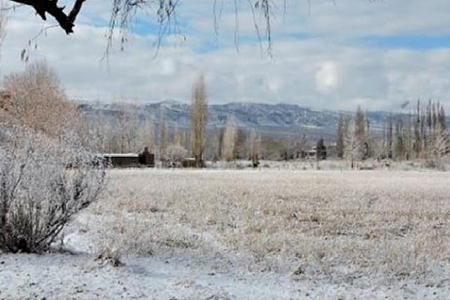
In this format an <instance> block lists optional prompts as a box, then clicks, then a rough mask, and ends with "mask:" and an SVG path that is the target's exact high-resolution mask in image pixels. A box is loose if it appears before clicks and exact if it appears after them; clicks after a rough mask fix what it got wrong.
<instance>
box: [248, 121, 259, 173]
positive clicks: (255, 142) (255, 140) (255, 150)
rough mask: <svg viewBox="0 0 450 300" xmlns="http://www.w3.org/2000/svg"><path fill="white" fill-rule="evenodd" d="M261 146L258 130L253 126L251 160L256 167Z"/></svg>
mask: <svg viewBox="0 0 450 300" xmlns="http://www.w3.org/2000/svg"><path fill="white" fill-rule="evenodd" d="M259 148H260V137H259V136H258V135H257V133H256V130H255V129H254V128H252V131H251V133H250V153H249V154H250V155H249V156H250V160H251V161H252V164H253V166H254V167H256V166H258V164H259Z"/></svg>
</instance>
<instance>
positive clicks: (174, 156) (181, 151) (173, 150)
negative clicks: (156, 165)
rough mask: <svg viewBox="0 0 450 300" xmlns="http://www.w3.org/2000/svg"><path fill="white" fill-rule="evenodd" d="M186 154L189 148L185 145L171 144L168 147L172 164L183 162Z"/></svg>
mask: <svg viewBox="0 0 450 300" xmlns="http://www.w3.org/2000/svg"><path fill="white" fill-rule="evenodd" d="M186 156H187V150H186V148H184V147H183V146H179V145H170V146H169V147H167V158H168V159H169V161H170V163H171V165H172V166H176V165H179V164H181V162H182V161H183V160H184V159H186Z"/></svg>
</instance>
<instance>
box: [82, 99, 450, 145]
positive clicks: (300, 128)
mask: <svg viewBox="0 0 450 300" xmlns="http://www.w3.org/2000/svg"><path fill="white" fill-rule="evenodd" d="M162 110H164V111H165V116H166V121H167V124H168V126H169V128H170V127H175V126H177V127H178V128H180V129H187V128H189V124H190V106H189V104H186V103H182V102H177V101H174V100H166V101H162V102H158V103H147V104H126V103H101V102H95V103H93V102H85V103H80V104H79V111H81V112H82V113H83V115H84V116H85V117H86V118H98V117H103V118H107V119H110V120H112V119H114V117H117V116H118V115H119V114H120V113H121V112H124V111H127V112H130V113H133V114H135V115H136V116H137V117H138V118H139V119H141V120H144V119H150V118H151V119H152V120H153V122H154V123H155V125H156V127H158V125H159V124H158V123H159V120H160V115H161V111H162ZM341 113H344V114H352V113H353V112H348V111H334V110H314V109H310V108H307V107H302V106H300V105H295V104H284V103H279V104H264V103H244V102H231V103H227V104H210V105H209V106H208V123H207V127H208V129H210V130H214V129H220V128H223V127H225V126H226V123H227V120H228V119H229V118H233V120H234V122H235V124H236V125H237V126H239V127H240V128H243V129H245V130H251V129H252V128H254V129H255V130H257V131H258V132H259V133H260V134H262V135H265V136H272V137H280V138H283V137H292V136H296V135H301V134H305V135H306V136H309V137H311V138H317V137H320V136H322V137H324V138H325V139H331V138H333V137H334V136H335V133H336V128H337V123H338V119H339V115H340V114H341ZM367 116H368V118H369V120H370V124H371V128H373V129H374V130H375V131H377V130H378V131H379V130H381V129H382V128H383V125H384V123H385V121H386V120H387V119H388V118H389V116H390V113H389V112H382V111H378V112H367ZM449 123H450V122H449Z"/></svg>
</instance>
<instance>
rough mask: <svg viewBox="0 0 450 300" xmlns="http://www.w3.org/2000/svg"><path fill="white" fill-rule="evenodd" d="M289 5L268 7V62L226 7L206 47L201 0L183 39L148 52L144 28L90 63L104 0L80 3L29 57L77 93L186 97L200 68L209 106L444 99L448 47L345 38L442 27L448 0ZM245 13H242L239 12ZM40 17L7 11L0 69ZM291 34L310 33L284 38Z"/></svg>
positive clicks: (388, 105) (449, 86)
mask: <svg viewBox="0 0 450 300" xmlns="http://www.w3.org/2000/svg"><path fill="white" fill-rule="evenodd" d="M290 2H292V3H291V6H290V10H289V11H288V12H287V13H286V19H285V21H283V18H282V17H281V15H280V14H278V17H277V18H275V20H274V23H273V24H274V26H275V27H274V39H275V41H274V58H273V59H271V58H269V57H267V55H263V56H261V50H260V45H259V44H258V43H257V42H256V41H253V40H252V41H250V40H249V39H248V38H247V35H248V34H252V32H253V30H254V28H253V24H252V22H251V20H250V21H249V19H248V18H247V19H245V21H240V22H239V29H240V33H241V45H240V46H239V52H237V50H236V48H235V46H234V25H235V23H234V16H233V15H232V14H230V11H224V15H223V16H222V23H221V27H220V28H219V29H220V31H219V33H220V36H219V44H220V45H221V46H220V47H218V48H213V47H211V45H212V44H214V29H213V22H214V20H213V16H212V9H211V8H212V4H211V1H210V0H208V1H206V0H193V1H192V3H193V4H192V6H189V5H188V4H184V6H183V7H181V10H180V12H179V14H180V16H181V15H183V16H184V17H183V18H181V17H180V18H181V20H180V21H183V22H187V24H188V25H187V26H186V27H185V30H186V31H187V32H186V34H187V40H186V41H185V42H183V43H179V42H178V41H179V40H180V39H182V38H180V36H178V37H173V39H172V37H171V38H170V39H171V41H176V42H175V43H170V45H171V46H167V47H164V48H163V49H161V51H160V52H159V54H158V56H157V57H156V58H154V51H155V48H154V46H153V44H154V42H155V41H156V37H155V36H154V35H151V34H147V35H140V36H139V35H131V36H130V37H131V40H130V43H129V45H128V47H127V49H126V51H125V52H116V53H113V54H112V55H111V56H110V57H109V63H108V64H107V63H106V62H100V59H101V57H102V55H103V53H104V50H105V45H106V41H105V38H104V33H105V31H106V28H105V27H102V23H105V22H107V20H108V17H109V15H108V13H107V9H106V10H105V8H104V6H102V5H104V4H107V3H109V2H106V0H104V1H99V2H98V3H96V1H94V2H92V1H91V2H89V1H88V2H86V3H90V4H89V5H91V6H90V9H88V10H86V13H85V14H83V15H82V18H80V23H79V24H78V25H77V27H76V32H75V34H73V35H71V36H66V35H65V34H63V33H62V32H61V30H59V29H58V28H54V29H51V30H49V31H48V34H47V36H45V35H43V36H41V37H40V38H39V39H38V49H37V50H32V51H31V59H43V58H45V59H46V60H47V61H48V62H49V64H51V65H52V66H53V67H54V68H55V69H56V71H57V72H58V74H59V75H60V77H61V80H62V82H63V83H64V84H65V86H66V89H67V92H68V94H69V95H70V96H72V97H74V98H78V99H85V100H105V101H111V100H116V99H120V98H127V99H131V100H132V101H158V100H163V99H177V100H181V101H188V100H189V98H190V95H191V86H192V83H193V82H194V81H195V79H196V78H197V77H198V76H199V74H202V73H203V74H204V75H205V80H206V83H207V87H208V94H209V97H210V101H211V102H212V103H223V102H229V101H260V102H266V103H274V102H288V103H296V104H300V105H305V106H311V107H315V108H327V109H333V108H336V109H354V106H355V105H356V104H364V106H365V107H366V108H367V109H387V110H389V109H393V108H395V107H396V106H397V105H399V104H400V103H403V102H404V101H406V100H410V101H414V100H416V99H417V98H425V99H428V98H430V97H431V98H435V99H439V100H441V102H443V103H444V104H445V105H447V106H450V100H449V98H448V94H449V90H450V49H448V48H440V49H431V50H414V49H381V48H380V49H371V48H368V47H365V46H361V45H358V44H355V43H352V42H350V39H352V38H354V37H362V36H364V35H367V34H373V35H380V36H389V35H397V34H407V33H420V34H428V35H432V34H438V33H447V32H448V33H450V21H448V18H443V14H444V12H446V11H450V2H448V1H443V0H436V1H433V5H431V4H430V3H425V2H424V1H419V0H411V1H406V0H398V1H394V2H387V1H385V2H376V3H369V1H360V0H348V1H341V0H338V1H337V6H334V5H333V4H332V1H329V0H326V1H325V0H323V1H322V0H320V1H313V2H312V3H313V4H312V12H311V15H309V14H308V8H307V6H305V5H301V4H299V3H300V2H295V3H294V1H290ZM105 11H106V13H105ZM424 11H426V12H427V13H426V14H424ZM96 14H98V15H99V18H96ZM246 15H247V16H248V11H247V12H245V11H243V12H242V13H241V16H242V17H244V16H246ZM296 16H297V18H295V17H296ZM400 16H401V18H400ZM194 19H201V20H202V21H194ZM41 24H44V23H43V22H42V21H41V20H39V19H38V17H36V16H35V15H34V13H33V12H32V11H29V10H27V11H25V12H19V13H17V14H13V15H11V17H10V21H9V24H8V25H9V26H8V35H7V39H6V40H5V42H4V44H3V47H2V65H1V72H2V74H3V75H5V74H7V73H9V72H11V71H17V70H21V69H23V68H24V63H23V62H21V61H20V51H21V49H22V48H23V47H24V46H26V44H27V41H28V39H30V38H31V37H32V36H33V35H35V34H36V33H37V32H38V31H39V30H40V28H41V27H40V26H41ZM194 31H195V32H197V34H193V33H192V32H194ZM299 32H300V33H301V32H305V33H308V34H310V35H312V36H313V38H308V39H297V38H295V37H293V36H292V35H293V34H295V33H299ZM182 40H183V39H182ZM199 49H200V50H199ZM448 108H449V109H450V107H448Z"/></svg>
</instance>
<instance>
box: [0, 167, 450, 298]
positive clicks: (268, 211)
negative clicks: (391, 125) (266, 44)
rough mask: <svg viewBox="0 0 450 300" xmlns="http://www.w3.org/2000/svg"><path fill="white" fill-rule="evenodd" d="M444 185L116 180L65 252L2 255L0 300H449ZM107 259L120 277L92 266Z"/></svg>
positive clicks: (67, 237)
mask: <svg viewBox="0 0 450 300" xmlns="http://www.w3.org/2000/svg"><path fill="white" fill-rule="evenodd" d="M449 183H450V178H449V176H448V174H447V173H442V172H426V173H424V172H329V171H322V172H310V171H306V172H301V171H300V172H299V171H267V170H266V171H231V170H228V171H211V170H209V171H186V170H185V171H179V170H175V171H173V170H115V171H112V172H111V174H110V178H109V183H108V189H107V191H106V192H105V194H104V196H103V199H101V200H100V201H99V202H98V203H97V204H96V205H94V206H93V207H90V208H89V209H88V210H86V211H85V212H83V213H81V214H80V215H79V216H78V217H77V218H76V219H75V220H73V222H71V223H70V224H69V226H68V227H67V228H66V230H65V232H64V237H63V238H64V249H65V251H62V252H56V251H55V252H53V253H47V254H43V255H31V254H30V255H27V254H0V299H40V300H43V299H46V300H53V299H55V300H59V299H86V300H88V299H89V300H90V299H170V300H175V299H205V300H206V299H209V300H213V299H336V300H337V299H342V300H347V299H450V296H449V295H450V267H449V264H448V262H449V259H450V252H449V251H448V249H449V248H448V245H449V241H450V230H449V228H450V219H449V211H450V203H449V202H450V200H449V199H448V195H450V185H449ZM56 244H58V243H56ZM55 246H57V245H55ZM105 249H109V250H113V252H114V251H117V253H119V254H118V256H119V257H120V261H121V262H122V263H123V265H120V266H118V267H114V266H112V264H111V263H109V262H108V261H105V260H100V259H98V256H99V253H101V252H102V250H105ZM299 254H300V255H299Z"/></svg>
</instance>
